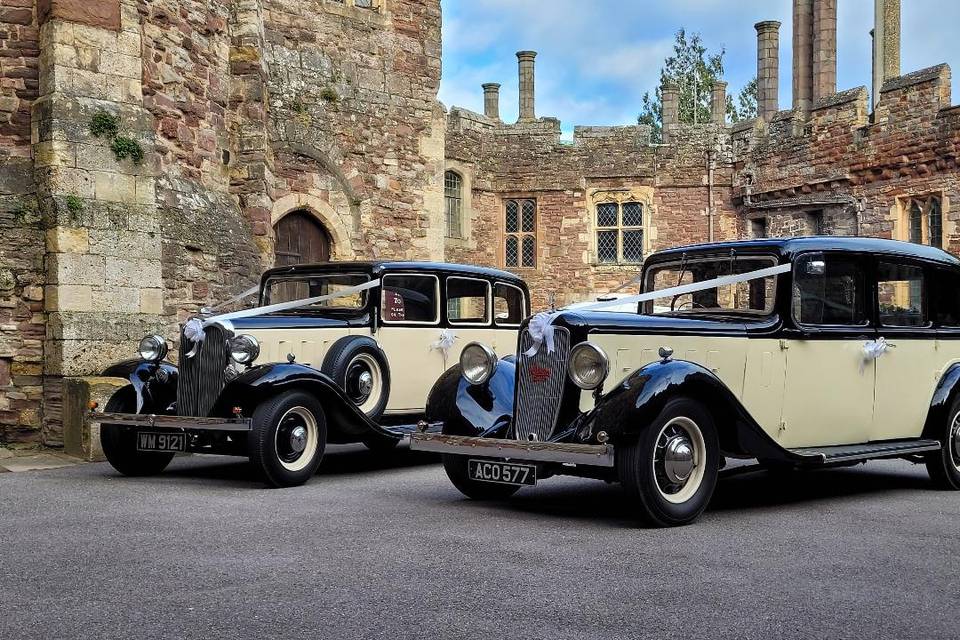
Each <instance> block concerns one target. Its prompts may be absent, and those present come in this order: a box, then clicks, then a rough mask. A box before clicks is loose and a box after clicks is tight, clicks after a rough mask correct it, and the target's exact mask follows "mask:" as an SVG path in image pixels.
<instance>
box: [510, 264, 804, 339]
mask: <svg viewBox="0 0 960 640" xmlns="http://www.w3.org/2000/svg"><path fill="white" fill-rule="evenodd" d="M791 267H792V265H791V263H789V262H788V263H787V264H780V265H777V266H775V267H766V268H764V269H757V270H756V271H748V272H747V273H740V274H735V275H729V276H721V277H719V278H714V279H713V280H703V281H701V282H694V283H691V284H684V285H680V286H678V287H670V288H669V289H660V290H659V291H648V292H647V293H641V294H638V295H635V296H627V297H626V298H617V299H616V300H606V301H604V302H597V303H595V304H590V305H587V306H585V307H579V308H577V312H580V311H600V310H602V309H606V308H608V307H618V306H620V305H623V304H634V303H636V304H639V303H641V302H649V301H650V300H656V299H657V298H669V297H671V296H682V295H684V294H687V293H696V292H697V291H706V290H707V289H715V288H717V287H723V286H726V285H730V284H739V283H741V282H748V281H750V280H759V279H760V278H769V277H770V276H775V275H778V274H781V273H786V272H788V271H790V269H791ZM561 312H562V310H561V311H544V312H541V313H538V314H536V315H535V316H533V317H532V318H530V323H529V324H528V325H527V330H528V331H529V332H530V339H531V340H533V344H532V345H531V346H530V348H529V349H527V350H526V351H525V352H524V353H523V355H525V356H527V357H530V356H533V355H536V353H537V352H538V351H539V350H540V345H542V344H543V343H544V342H546V343H547V353H553V351H554V341H553V321H554V320H555V319H556V318H557V316H558V315H560V313H561Z"/></svg>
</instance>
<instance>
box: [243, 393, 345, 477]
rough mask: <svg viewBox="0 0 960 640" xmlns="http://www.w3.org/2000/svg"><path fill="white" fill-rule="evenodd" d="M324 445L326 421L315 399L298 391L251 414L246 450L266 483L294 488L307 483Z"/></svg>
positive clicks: (271, 401) (264, 404)
mask: <svg viewBox="0 0 960 640" xmlns="http://www.w3.org/2000/svg"><path fill="white" fill-rule="evenodd" d="M326 446H327V420H326V416H325V415H324V413H323V409H322V408H321V406H320V403H319V402H317V400H316V399H315V398H314V397H313V396H311V395H309V394H307V393H304V392H302V391H288V392H286V393H282V394H280V395H278V396H277V397H275V398H271V399H269V400H267V401H266V402H264V403H262V404H261V405H260V406H258V407H257V408H256V409H255V410H254V412H253V424H252V429H251V431H250V435H249V440H248V443H247V447H248V450H249V455H250V461H251V462H252V463H253V464H254V465H256V466H257V467H258V468H259V470H260V472H261V474H262V475H263V478H264V480H265V481H266V482H267V484H269V485H272V486H274V487H294V486H297V485H301V484H303V483H304V482H306V481H307V480H309V479H310V478H311V477H312V476H313V475H314V474H315V473H316V472H317V467H319V466H320V460H321V459H322V458H323V452H324V450H325V449H326Z"/></svg>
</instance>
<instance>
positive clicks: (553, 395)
mask: <svg viewBox="0 0 960 640" xmlns="http://www.w3.org/2000/svg"><path fill="white" fill-rule="evenodd" d="M553 342H554V352H553V353H547V345H546V343H544V344H541V345H540V349H539V350H538V351H537V353H536V354H535V355H533V356H530V357H527V356H525V355H523V353H524V352H525V351H526V350H527V349H529V348H530V346H531V345H532V344H533V339H532V338H531V337H530V333H529V332H528V331H526V330H524V332H523V334H522V335H521V336H520V355H519V357H518V358H517V406H516V410H515V411H514V415H513V434H514V437H515V438H516V439H518V440H531V439H535V440H539V441H544V440H547V439H549V438H550V436H551V435H553V429H554V427H555V426H556V422H557V416H558V415H559V413H560V400H561V398H562V396H563V387H564V383H565V382H566V378H567V358H568V357H569V356H570V332H569V331H567V329H565V328H564V327H556V328H554V333H553Z"/></svg>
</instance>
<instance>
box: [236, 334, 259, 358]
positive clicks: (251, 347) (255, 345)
mask: <svg viewBox="0 0 960 640" xmlns="http://www.w3.org/2000/svg"><path fill="white" fill-rule="evenodd" d="M259 356H260V343H259V342H257V339H256V338H254V337H253V336H248V335H240V336H236V337H235V338H231V339H230V358H231V359H232V360H233V361H234V362H237V363H239V364H250V363H251V362H253V361H254V360H256V359H257V358H258V357H259Z"/></svg>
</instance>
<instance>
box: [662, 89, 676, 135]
mask: <svg viewBox="0 0 960 640" xmlns="http://www.w3.org/2000/svg"><path fill="white" fill-rule="evenodd" d="M660 96H661V102H662V105H663V111H662V113H661V118H660V123H661V124H662V125H663V131H662V138H663V143H664V144H667V143H669V142H670V128H671V127H672V126H673V125H675V124H678V123H679V122H680V89H678V88H677V85H675V84H673V83H667V84H664V85H663V87H661V89H660Z"/></svg>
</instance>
